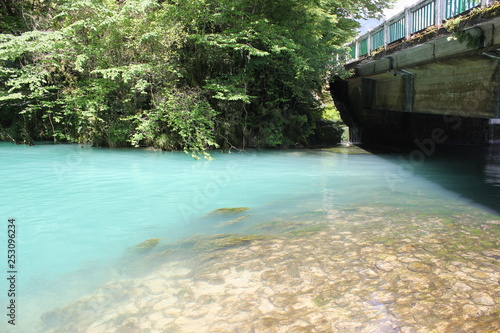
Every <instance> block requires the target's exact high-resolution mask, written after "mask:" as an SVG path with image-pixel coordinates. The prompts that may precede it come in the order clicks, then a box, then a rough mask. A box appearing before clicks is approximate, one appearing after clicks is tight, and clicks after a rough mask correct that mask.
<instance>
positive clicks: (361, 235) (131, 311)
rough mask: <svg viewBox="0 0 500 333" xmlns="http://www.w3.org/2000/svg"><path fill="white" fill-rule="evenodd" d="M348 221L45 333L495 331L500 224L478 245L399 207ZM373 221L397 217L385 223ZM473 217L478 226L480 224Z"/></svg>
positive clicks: (209, 261)
mask: <svg viewBox="0 0 500 333" xmlns="http://www.w3.org/2000/svg"><path fill="white" fill-rule="evenodd" d="M430 204H432V203H430ZM396 213H397V214H400V215H397V214H396ZM350 214H352V212H351V211H345V212H342V211H335V212H332V213H331V214H328V216H330V219H328V220H327V221H326V222H328V223H330V224H332V227H331V228H328V229H326V230H323V231H321V232H318V233H312V234H308V235H307V236H295V237H289V236H286V237H285V236H283V237H282V236H276V237H275V238H274V239H273V238H269V239H266V240H265V241H262V240H259V241H255V242H248V243H246V244H243V245H241V246H237V247H231V248H223V249H219V250H217V251H206V252H204V253H193V254H192V255H191V257H192V258H190V259H186V260H185V262H183V261H173V259H169V260H172V261H171V262H167V263H166V264H165V265H161V266H159V268H158V270H157V271H153V272H152V273H150V274H149V275H148V276H146V277H143V278H135V279H129V280H117V281H115V282H110V283H109V284H107V285H106V286H105V287H103V288H101V290H100V291H98V292H96V293H95V294H94V295H92V294H91V295H89V296H86V297H84V298H81V299H80V300H78V301H76V302H74V303H73V304H68V305H65V306H63V307H60V308H57V309H53V310H50V311H48V312H47V313H46V314H44V316H43V319H44V324H45V327H44V330H43V331H44V332H46V333H57V332H75V333H78V332H82V333H83V332H90V331H92V332H113V331H116V332H118V331H120V332H134V331H137V332H139V331H141V330H142V331H148V332H151V333H156V332H163V331H169V332H217V333H222V332H248V333H250V332H273V333H274V332H276V333H280V332H286V333H288V332H334V333H335V332H339V333H340V332H342V333H343V332H362V333H364V332H402V333H419V332H461V331H463V330H465V328H467V330H466V331H470V332H482V331H484V332H487V331H492V332H493V331H500V322H499V321H498V317H495V316H498V313H499V311H500V309H499V307H498V304H497V302H498V295H500V284H499V283H498V281H499V280H500V272H499V271H498V269H496V266H495V264H496V263H497V261H496V260H497V259H499V258H500V251H499V250H497V249H493V248H491V244H495V241H496V234H494V233H492V234H490V232H491V230H493V229H494V228H498V227H497V224H494V223H490V224H489V226H491V228H488V229H485V230H483V232H484V233H483V234H482V235H481V238H477V239H476V238H472V236H471V235H472V233H470V232H469V231H468V229H466V225H467V224H466V222H467V221H464V222H461V224H459V222H458V219H457V222H455V225H456V228H452V229H450V228H445V229H444V230H445V231H442V230H443V228H442V224H440V223H438V222H436V221H438V219H437V218H429V219H428V220H426V218H425V217H422V218H419V219H415V218H414V217H413V216H411V212H406V211H403V210H399V211H398V209H397V208H394V209H389V210H385V211H380V210H379V211H377V210H376V209H374V208H371V207H369V208H367V209H363V208H360V209H357V210H356V216H351V215H350ZM375 214H380V215H381V216H389V217H390V218H387V221H386V222H387V223H386V224H381V222H380V219H378V218H377V216H374V215H375ZM395 214H396V215H395ZM405 214H407V215H408V216H407V215H405ZM467 214H469V215H470V216H471V217H467V218H469V219H470V220H471V221H469V222H470V224H471V225H474V224H473V223H475V222H474V221H476V220H479V218H477V217H474V215H473V214H472V213H470V212H468V213H467ZM469 215H467V216H469ZM398 216H399V217H398ZM415 216H417V215H415ZM391 219H392V220H391ZM464 219H465V217H464ZM483 220H484V219H483ZM492 221H496V219H494V220H493V219H492ZM413 226H417V227H413ZM439 226H441V227H440V229H439ZM462 229H464V230H463V232H462ZM446 232H450V233H451V232H452V233H453V234H450V236H449V238H447V235H446ZM467 233H470V235H468V234H467ZM401 235H404V236H401ZM380 240H383V241H380ZM386 240H390V241H386ZM340 241H341V242H340ZM483 241H484V244H489V245H484V246H483V245H482V242H483ZM470 243H473V244H474V247H471V246H469V245H468V244H470ZM443 244H445V245H443ZM460 247H463V248H462V249H460ZM448 248H449V249H450V250H449V257H448V254H447V253H444V252H443V251H446V250H447V249H448ZM457 249H458V250H457ZM497 256H498V258H497ZM188 257H189V256H188ZM449 258H452V261H450V259H449ZM193 263H197V264H193ZM188 267H189V268H188ZM495 300H497V301H495ZM138 314H140V315H141V318H142V319H140V320H139V319H138ZM117 322H120V323H123V324H120V325H121V326H119V327H118V326H117V325H118V324H117Z"/></svg>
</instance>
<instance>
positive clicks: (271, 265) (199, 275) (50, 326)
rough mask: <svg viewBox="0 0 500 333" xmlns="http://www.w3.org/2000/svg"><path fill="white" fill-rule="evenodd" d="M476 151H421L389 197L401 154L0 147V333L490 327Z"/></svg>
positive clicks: (496, 267) (499, 325) (495, 324)
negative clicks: (0, 301) (10, 279)
mask: <svg viewBox="0 0 500 333" xmlns="http://www.w3.org/2000/svg"><path fill="white" fill-rule="evenodd" d="M491 152H493V153H491ZM462 155H463V154H462ZM471 156H473V158H472V159H471ZM481 156H482V155H481ZM488 156H489V157H488V158H487V159H483V157H481V158H479V157H478V156H475V155H474V154H471V155H469V156H467V157H465V156H462V161H460V156H459V155H457V154H443V155H442V156H440V155H439V154H436V156H435V158H433V159H429V160H428V161H427V162H426V163H425V164H424V165H422V166H421V167H420V168H416V169H415V170H414V172H413V173H408V174H405V175H404V182H400V183H398V186H397V187H396V188H394V189H393V188H391V186H390V184H388V181H387V179H388V178H387V177H385V176H384V175H388V174H389V175H392V174H396V173H398V172H399V170H400V168H399V165H398V161H399V155H398V154H393V155H381V156H376V155H371V154H368V153H367V152H366V151H364V150H362V149H360V148H357V147H352V148H339V149H333V150H330V151H328V150H323V151H284V152H283V151H281V152H251V153H246V154H231V155H227V154H218V153H215V154H214V157H215V160H214V161H199V162H195V161H192V160H190V158H189V156H187V155H183V154H178V153H158V152H147V151H138V150H114V149H106V150H105V149H92V148H85V147H84V148H81V147H79V146H71V145H62V146H45V147H41V146H38V147H37V146H36V147H24V146H12V145H4V144H2V145H0V160H1V161H2V167H3V168H2V170H1V172H2V174H1V176H2V179H3V184H2V185H3V187H2V189H0V191H2V192H1V194H2V198H3V199H4V200H3V205H4V206H3V207H5V213H4V212H2V218H3V219H6V218H7V217H16V218H17V220H18V221H20V222H19V230H20V231H19V241H20V243H19V251H22V254H23V256H22V258H23V260H22V261H21V263H22V265H21V266H20V278H21V280H20V284H19V290H20V291H21V292H22V293H21V294H20V296H19V300H20V301H21V302H19V304H22V306H20V307H19V309H18V311H19V314H20V317H19V325H20V326H17V327H16V329H17V331H16V330H11V329H10V327H8V326H6V325H5V324H6V323H5V322H2V323H0V328H1V330H2V332H3V331H6V332H10V331H12V332H19V330H22V332H37V331H38V332H226V331H228V332H314V331H317V332H494V331H498V330H500V320H499V319H500V284H499V282H500V249H499V244H498V240H499V236H500V216H499V215H498V213H496V212H494V211H492V209H494V207H495V204H497V205H498V203H499V202H495V200H494V198H495V196H497V198H498V195H499V187H498V186H496V185H497V184H498V179H499V178H498V173H494V176H492V175H491V173H489V172H488V170H491V165H493V166H495V165H496V166H498V156H499V154H498V151H497V150H494V149H493V150H491V151H490V154H489V155H488ZM493 169H495V167H493ZM33 170H36V172H33ZM7 176H8V177H7ZM398 177H399V176H398ZM491 180H494V181H491ZM492 185H493V186H492ZM445 189H451V190H453V192H450V191H447V190H445ZM477 203H481V204H483V205H484V206H481V205H477ZM224 207H226V208H233V209H224V210H221V209H220V208H224ZM217 209H219V210H217ZM3 214H5V216H4V215H3ZM2 251H4V250H2ZM2 297H3V295H2ZM21 315H22V317H21ZM4 328H5V329H4Z"/></svg>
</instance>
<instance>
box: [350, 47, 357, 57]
mask: <svg viewBox="0 0 500 333" xmlns="http://www.w3.org/2000/svg"><path fill="white" fill-rule="evenodd" d="M355 58H356V44H352V45H351V50H350V51H349V59H355Z"/></svg>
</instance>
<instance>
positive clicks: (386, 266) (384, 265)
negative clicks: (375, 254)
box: [375, 261, 394, 272]
mask: <svg viewBox="0 0 500 333" xmlns="http://www.w3.org/2000/svg"><path fill="white" fill-rule="evenodd" d="M375 267H377V268H378V269H380V270H381V271H384V272H391V271H392V270H394V266H392V265H391V264H390V263H388V262H386V261H377V262H376V263H375Z"/></svg>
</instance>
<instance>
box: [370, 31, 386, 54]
mask: <svg viewBox="0 0 500 333" xmlns="http://www.w3.org/2000/svg"><path fill="white" fill-rule="evenodd" d="M381 46H384V30H380V31H379V32H376V33H374V34H373V35H372V45H371V51H373V50H376V49H378V48H379V47H381Z"/></svg>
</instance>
